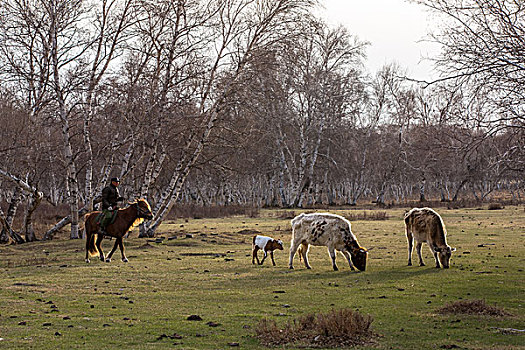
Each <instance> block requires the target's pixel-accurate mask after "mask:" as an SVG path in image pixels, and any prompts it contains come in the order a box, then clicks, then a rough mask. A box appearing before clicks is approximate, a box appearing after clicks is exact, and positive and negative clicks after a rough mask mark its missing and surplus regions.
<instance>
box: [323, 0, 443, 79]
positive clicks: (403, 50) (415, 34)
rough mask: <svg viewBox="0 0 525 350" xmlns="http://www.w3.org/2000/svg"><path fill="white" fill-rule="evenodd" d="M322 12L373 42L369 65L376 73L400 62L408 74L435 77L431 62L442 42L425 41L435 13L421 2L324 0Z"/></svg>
mask: <svg viewBox="0 0 525 350" xmlns="http://www.w3.org/2000/svg"><path fill="white" fill-rule="evenodd" d="M321 3H322V4H323V5H324V9H323V8H321V9H320V16H321V17H322V18H324V19H325V20H326V21H327V22H328V23H329V24H330V25H343V26H345V27H346V28H347V29H348V30H349V32H350V33H351V34H353V35H356V36H357V37H358V38H359V39H360V40H364V41H368V42H370V45H369V46H368V49H367V51H366V52H367V62H366V66H367V69H368V70H369V71H370V72H371V73H374V72H376V71H377V70H378V69H380V68H381V67H382V66H383V65H384V64H388V63H392V62H397V63H398V64H399V65H400V66H401V67H403V68H404V69H406V70H407V74H408V76H409V77H411V78H414V79H418V80H430V79H431V78H432V77H436V76H437V74H435V73H434V72H433V65H432V62H429V61H428V60H425V59H424V58H425V57H429V56H430V57H431V56H436V55H437V54H438V53H439V46H437V45H436V44H432V43H429V42H423V40H424V39H425V37H426V36H428V33H429V31H431V30H432V26H433V25H435V22H434V23H433V21H432V17H431V16H430V14H429V13H428V12H427V11H426V10H425V8H424V7H422V6H421V5H416V4H413V3H409V2H407V1H405V0H322V1H321Z"/></svg>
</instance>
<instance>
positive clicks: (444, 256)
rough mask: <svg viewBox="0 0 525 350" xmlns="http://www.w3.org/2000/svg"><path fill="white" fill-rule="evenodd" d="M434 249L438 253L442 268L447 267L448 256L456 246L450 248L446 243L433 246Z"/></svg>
mask: <svg viewBox="0 0 525 350" xmlns="http://www.w3.org/2000/svg"><path fill="white" fill-rule="evenodd" d="M434 251H436V252H437V253H438V259H439V262H440V263H441V266H443V268H444V269H448V268H449V266H450V257H451V256H452V252H455V251H456V248H451V247H449V246H448V245H447V246H446V247H434Z"/></svg>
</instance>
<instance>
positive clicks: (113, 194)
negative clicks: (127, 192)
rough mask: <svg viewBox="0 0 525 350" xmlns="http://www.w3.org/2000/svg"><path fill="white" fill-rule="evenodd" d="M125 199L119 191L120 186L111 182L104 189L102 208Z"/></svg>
mask: <svg viewBox="0 0 525 350" xmlns="http://www.w3.org/2000/svg"><path fill="white" fill-rule="evenodd" d="M122 200H124V198H122V197H121V196H120V194H119V192H118V188H117V187H116V186H113V184H110V185H109V186H106V187H104V189H103V190H102V210H105V209H108V208H109V207H113V208H114V209H115V208H116V206H117V202H120V201H122Z"/></svg>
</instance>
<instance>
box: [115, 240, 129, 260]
mask: <svg viewBox="0 0 525 350" xmlns="http://www.w3.org/2000/svg"><path fill="white" fill-rule="evenodd" d="M117 242H118V246H119V248H120V255H121V256H122V261H123V262H128V261H129V260H128V258H126V254H125V253H124V242H123V238H122V237H120V238H117Z"/></svg>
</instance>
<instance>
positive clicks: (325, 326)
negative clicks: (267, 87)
mask: <svg viewBox="0 0 525 350" xmlns="http://www.w3.org/2000/svg"><path fill="white" fill-rule="evenodd" d="M371 324H372V317H371V316H370V315H366V316H363V315H362V314H360V313H359V312H357V311H352V310H350V309H340V310H332V311H330V312H328V313H325V314H323V313H319V314H308V315H306V316H302V317H299V318H298V319H294V320H292V321H289V322H287V323H286V325H284V327H279V326H278V325H277V323H276V322H275V321H273V320H267V319H263V320H262V321H261V322H260V323H259V325H258V326H257V329H256V333H257V338H258V339H259V341H260V342H261V344H263V345H265V346H281V345H287V344H289V345H294V346H307V347H322V348H326V347H329V348H335V347H342V346H355V345H359V344H367V343H370V342H371V341H372V340H371V339H372V337H373V336H374V333H373V332H372V330H371Z"/></svg>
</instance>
